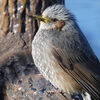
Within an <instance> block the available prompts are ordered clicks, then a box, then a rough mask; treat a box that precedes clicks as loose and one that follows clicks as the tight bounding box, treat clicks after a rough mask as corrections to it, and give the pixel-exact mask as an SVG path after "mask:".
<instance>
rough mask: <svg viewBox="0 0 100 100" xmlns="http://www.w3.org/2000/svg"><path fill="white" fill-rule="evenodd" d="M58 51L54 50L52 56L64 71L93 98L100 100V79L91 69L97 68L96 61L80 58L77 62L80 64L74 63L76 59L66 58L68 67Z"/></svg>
mask: <svg viewBox="0 0 100 100" xmlns="http://www.w3.org/2000/svg"><path fill="white" fill-rule="evenodd" d="M57 50H58V49H57ZM57 50H56V49H54V48H53V49H52V54H53V56H54V57H55V58H56V60H57V62H58V64H59V65H60V66H61V67H62V68H63V70H64V71H66V73H68V74H69V75H70V76H71V77H72V78H73V80H74V81H76V82H77V83H78V84H79V85H80V86H82V88H84V89H85V90H86V91H87V92H89V93H90V94H91V96H93V97H94V98H95V99H96V100H100V80H99V79H100V78H99V79H98V77H96V73H93V70H91V69H90V68H93V67H94V66H93V65H96V66H97V64H94V61H92V60H89V59H88V57H85V56H83V58H80V57H78V59H77V60H76V61H77V63H78V64H74V63H73V62H74V61H75V60H74V59H70V61H68V60H69V59H67V58H66V61H67V63H68V64H69V65H67V64H66V62H64V61H63V57H62V55H60V53H59V51H57ZM69 62H70V63H69ZM83 62H85V63H83ZM91 64H93V65H91ZM88 66H89V67H88ZM91 66H93V67H91ZM94 72H95V71H94Z"/></svg>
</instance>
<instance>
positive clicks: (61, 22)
mask: <svg viewBox="0 0 100 100" xmlns="http://www.w3.org/2000/svg"><path fill="white" fill-rule="evenodd" d="M64 25H65V21H64V20H59V21H56V22H55V27H54V28H53V29H52V30H60V31H61V30H62V28H63V26H64Z"/></svg>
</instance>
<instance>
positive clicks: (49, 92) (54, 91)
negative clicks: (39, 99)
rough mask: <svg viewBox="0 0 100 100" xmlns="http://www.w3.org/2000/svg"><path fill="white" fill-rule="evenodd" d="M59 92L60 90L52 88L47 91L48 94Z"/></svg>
mask: <svg viewBox="0 0 100 100" xmlns="http://www.w3.org/2000/svg"><path fill="white" fill-rule="evenodd" d="M61 92H62V91H61V90H57V89H52V90H48V91H47V93H48V94H54V93H61Z"/></svg>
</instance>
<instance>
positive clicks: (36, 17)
mask: <svg viewBox="0 0 100 100" xmlns="http://www.w3.org/2000/svg"><path fill="white" fill-rule="evenodd" d="M31 17H33V19H35V20H39V21H42V22H50V21H51V19H50V18H47V17H44V16H39V15H32V16H31Z"/></svg>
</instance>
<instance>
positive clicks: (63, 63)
mask: <svg viewBox="0 0 100 100" xmlns="http://www.w3.org/2000/svg"><path fill="white" fill-rule="evenodd" d="M42 16H43V17H41V18H40V17H36V16H35V17H34V18H36V19H38V20H41V21H42V22H41V23H40V27H39V30H38V32H37V33H36V35H35V37H34V39H33V42H32V56H33V59H34V62H35V64H36V66H37V67H38V69H39V70H40V72H41V73H42V74H43V76H44V77H45V78H46V79H47V80H49V81H50V82H51V83H52V84H53V85H54V86H55V87H57V88H59V89H60V90H63V91H64V92H67V93H82V91H86V92H88V93H89V94H90V95H91V97H92V98H94V99H95V100H100V62H99V60H98V59H97V57H96V56H95V54H94V52H93V51H92V49H91V47H90V45H89V43H88V41H87V39H86V38H85V36H84V35H83V33H82V32H81V30H80V28H79V27H78V25H77V23H76V21H75V19H74V18H73V15H72V14H71V13H70V12H69V11H68V10H66V9H65V8H64V6H63V5H53V6H50V7H48V8H47V9H46V10H45V11H44V12H43V14H42ZM86 100H87V99H86Z"/></svg>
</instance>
